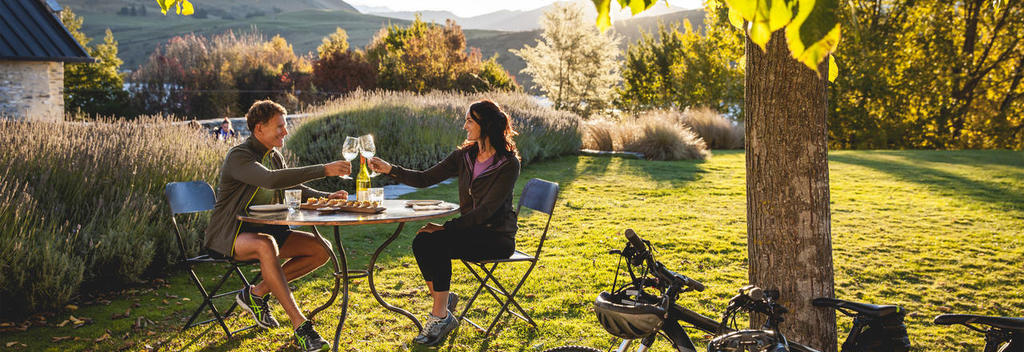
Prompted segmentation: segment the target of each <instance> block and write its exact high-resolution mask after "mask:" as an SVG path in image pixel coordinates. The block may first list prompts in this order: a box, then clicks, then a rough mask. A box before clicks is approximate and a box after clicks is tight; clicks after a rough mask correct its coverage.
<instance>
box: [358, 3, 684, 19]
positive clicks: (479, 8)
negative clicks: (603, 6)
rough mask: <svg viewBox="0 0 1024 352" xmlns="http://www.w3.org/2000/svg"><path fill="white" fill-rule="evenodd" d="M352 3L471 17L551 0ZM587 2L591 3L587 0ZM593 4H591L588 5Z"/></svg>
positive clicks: (676, 4) (532, 6)
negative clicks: (448, 12)
mask: <svg viewBox="0 0 1024 352" xmlns="http://www.w3.org/2000/svg"><path fill="white" fill-rule="evenodd" d="M346 2H348V3H349V4H352V5H361V6H384V7H388V8H390V9H392V10H395V11H423V10H447V11H451V12H452V13H454V14H455V15H456V16H459V17H472V16H477V15H482V14H485V13H490V12H494V11H499V10H533V9H536V8H538V7H543V6H546V5H547V4H550V3H552V2H554V1H552V0H517V1H488V0H429V1H423V0H346ZM586 3H587V4H591V2H590V1H589V0H587V1H586ZM668 3H669V4H671V5H672V6H676V7H681V8H685V9H692V8H698V7H701V6H702V4H703V0H668ZM590 6H593V5H590ZM655 6H665V3H664V1H663V0H659V1H658V3H657V4H656V5H655ZM617 8H618V2H617V1H612V10H613V11H614V10H616V9H617Z"/></svg>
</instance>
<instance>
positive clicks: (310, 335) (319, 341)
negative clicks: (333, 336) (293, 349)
mask: <svg viewBox="0 0 1024 352" xmlns="http://www.w3.org/2000/svg"><path fill="white" fill-rule="evenodd" d="M295 342H296V343H298V344H299V348H301V349H302V350H303V351H326V350H329V349H331V344H329V343H327V341H326V340H324V338H322V337H320V334H318V333H316V330H313V322H311V321H309V320H306V321H305V322H303V323H302V324H300V325H299V328H298V329H295Z"/></svg>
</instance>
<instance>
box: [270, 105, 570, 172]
mask: <svg viewBox="0 0 1024 352" xmlns="http://www.w3.org/2000/svg"><path fill="white" fill-rule="evenodd" d="M485 97H486V98H490V99H492V100H494V101H495V102H497V103H498V104H500V105H501V106H502V108H503V109H505V111H506V112H508V113H509V114H510V115H511V116H512V118H513V120H514V122H513V124H514V127H515V128H516V129H517V130H518V132H519V135H518V136H517V137H516V138H515V140H516V144H517V146H518V147H519V151H520V154H521V155H522V158H523V163H524V164H526V163H529V162H532V161H534V160H540V159H545V158H551V157H555V156H559V155H565V154H571V153H575V152H577V151H578V150H579V148H580V145H581V137H582V133H581V130H580V118H579V117H578V116H576V115H574V114H571V113H566V112H560V111H553V110H551V109H548V108H545V107H542V106H540V105H538V104H537V103H536V102H535V101H534V100H533V98H531V97H529V96H528V95H525V94H519V93H493V94H486V95H482V94H473V95H462V94H456V93H440V92H436V93H430V94H425V95H417V94H414V93H408V92H373V93H367V92H362V91H356V92H354V93H353V94H351V95H349V96H347V97H345V98H341V99H336V100H333V101H331V102H329V103H327V104H325V105H323V106H321V107H318V108H316V109H315V110H314V111H313V113H314V114H315V115H316V116H314V117H310V118H307V119H305V120H304V121H303V122H301V123H300V125H299V126H297V127H295V128H294V129H293V130H294V131H293V132H292V134H291V136H290V137H289V139H288V141H287V149H288V151H289V152H290V153H291V154H293V155H294V159H295V163H297V164H300V165H305V164H313V163H323V162H327V161H330V160H338V159H340V157H341V146H342V143H343V142H344V139H345V136H359V135H362V134H366V133H372V134H373V135H374V139H375V142H376V143H377V155H378V156H380V157H381V158H383V159H385V160H388V161H390V162H392V163H394V164H397V165H401V166H404V167H408V168H413V169H420V170H423V169H426V168H428V167H430V166H432V165H434V164H435V163H437V162H439V161H441V159H443V158H444V157H445V156H447V155H448V154H449V153H451V151H452V150H454V149H455V147H456V146H458V145H459V144H461V143H462V142H463V141H464V140H465V138H466V132H465V131H464V130H462V124H463V120H464V118H465V114H466V109H467V108H468V107H469V105H470V104H471V103H472V102H474V101H476V100H479V99H482V98H485ZM375 181H377V182H389V181H390V180H388V179H387V178H381V179H377V180H375ZM314 185H316V186H317V187H323V189H336V188H338V187H349V186H350V182H345V181H343V180H341V179H338V178H334V177H329V178H326V179H323V180H320V181H317V183H314Z"/></svg>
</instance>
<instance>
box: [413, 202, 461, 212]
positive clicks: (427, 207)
mask: <svg viewBox="0 0 1024 352" xmlns="http://www.w3.org/2000/svg"><path fill="white" fill-rule="evenodd" d="M451 209H455V205H453V204H444V203H442V204H437V205H413V206H412V210H416V211H420V210H451Z"/></svg>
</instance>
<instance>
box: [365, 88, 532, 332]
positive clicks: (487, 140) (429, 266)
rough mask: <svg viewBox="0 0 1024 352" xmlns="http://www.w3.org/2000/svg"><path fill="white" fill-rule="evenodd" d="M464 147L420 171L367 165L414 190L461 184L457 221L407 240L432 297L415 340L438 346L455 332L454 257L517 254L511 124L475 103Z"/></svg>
mask: <svg viewBox="0 0 1024 352" xmlns="http://www.w3.org/2000/svg"><path fill="white" fill-rule="evenodd" d="M462 128H463V129H465V130H466V141H465V142H464V143H463V144H462V146H460V147H459V148H458V149H456V150H455V151H454V152H452V153H451V154H449V155H448V157H446V158H445V159H444V160H442V161H441V162H440V163H438V164H437V165H434V166H433V167H431V168H430V169H428V170H426V171H416V170H409V169H406V168H403V167H401V166H397V165H391V164H389V163H388V162H386V161H384V160H381V159H380V158H373V159H372V160H371V161H370V168H372V169H373V170H374V171H377V172H380V173H384V174H388V175H390V176H391V177H393V178H395V179H396V180H398V181H399V182H401V183H404V184H407V185H410V186H413V187H427V186H430V185H434V184H437V183H438V182H441V181H444V180H446V179H449V178H451V177H458V179H459V206H460V209H459V210H460V213H461V216H459V217H457V218H454V219H451V220H449V221H448V222H445V223H444V224H443V225H438V224H435V223H428V224H426V225H425V226H423V227H422V228H420V230H419V232H418V233H417V234H416V238H415V239H414V240H413V242H412V249H413V253H414V254H415V256H416V263H417V264H418V265H419V268H420V273H421V274H422V275H423V279H424V280H426V282H427V288H428V289H429V290H430V293H431V296H432V297H433V299H434V305H433V309H432V310H431V312H430V316H429V317H428V318H427V323H426V325H425V326H424V329H423V331H422V332H421V333H420V335H419V336H416V338H415V339H413V341H414V342H416V343H420V344H425V345H430V346H433V345H437V344H439V343H441V342H442V341H444V339H445V337H447V336H448V333H449V332H451V331H452V330H454V329H455V328H456V327H457V326H458V319H456V318H455V317H454V315H453V313H452V312H451V311H453V310H455V304H456V303H457V301H458V296H456V295H454V294H452V295H451V296H452V297H451V302H449V293H448V288H449V285H450V283H451V276H452V262H451V261H452V259H466V260H484V259H500V258H508V257H510V256H511V255H512V252H514V251H515V247H516V241H515V234H516V230H517V229H518V225H517V224H516V213H515V210H514V208H512V189H513V187H514V186H515V183H516V179H517V178H519V151H518V150H517V149H516V143H515V142H514V141H512V136H515V135H516V132H515V130H513V129H512V121H511V119H509V117H508V114H506V113H505V112H504V111H502V110H501V107H499V106H498V104H495V103H494V102H492V101H490V100H481V101H478V102H475V103H473V104H472V105H470V106H469V110H468V111H467V112H466V122H465V124H464V125H463V126H462Z"/></svg>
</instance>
